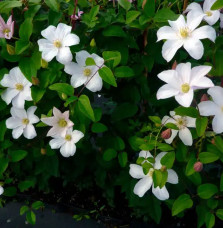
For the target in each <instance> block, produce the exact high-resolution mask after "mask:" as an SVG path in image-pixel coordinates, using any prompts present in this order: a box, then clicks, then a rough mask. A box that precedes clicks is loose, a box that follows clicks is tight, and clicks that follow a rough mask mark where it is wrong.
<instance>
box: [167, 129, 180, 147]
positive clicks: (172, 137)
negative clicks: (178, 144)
mask: <svg viewBox="0 0 223 228" xmlns="http://www.w3.org/2000/svg"><path fill="white" fill-rule="evenodd" d="M171 132H172V133H171V136H170V138H169V139H165V142H166V143H168V144H171V143H172V142H173V140H174V139H175V137H176V136H177V133H178V130H173V129H172V130H171Z"/></svg>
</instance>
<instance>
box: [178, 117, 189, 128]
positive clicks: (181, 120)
mask: <svg viewBox="0 0 223 228" xmlns="http://www.w3.org/2000/svg"><path fill="white" fill-rule="evenodd" d="M176 125H177V127H178V128H179V129H180V130H181V129H184V128H185V127H186V125H187V120H186V118H185V117H180V118H178V119H177V120H176Z"/></svg>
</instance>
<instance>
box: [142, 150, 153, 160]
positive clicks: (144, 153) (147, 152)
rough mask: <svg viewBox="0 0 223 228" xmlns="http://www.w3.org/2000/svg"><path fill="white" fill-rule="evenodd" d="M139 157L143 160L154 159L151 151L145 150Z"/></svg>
mask: <svg viewBox="0 0 223 228" xmlns="http://www.w3.org/2000/svg"><path fill="white" fill-rule="evenodd" d="M139 157H143V158H150V157H152V158H153V156H152V154H151V153H150V152H149V151H145V150H142V151H140V153H139Z"/></svg>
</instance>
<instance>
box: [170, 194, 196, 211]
mask: <svg viewBox="0 0 223 228" xmlns="http://www.w3.org/2000/svg"><path fill="white" fill-rule="evenodd" d="M192 206H193V201H192V200H191V198H190V196H189V195H188V194H182V195H180V196H179V197H178V198H177V199H176V200H175V201H174V203H173V207H172V215H173V216H175V215H178V214H179V213H181V212H182V211H184V210H186V209H188V208H191V207H192Z"/></svg>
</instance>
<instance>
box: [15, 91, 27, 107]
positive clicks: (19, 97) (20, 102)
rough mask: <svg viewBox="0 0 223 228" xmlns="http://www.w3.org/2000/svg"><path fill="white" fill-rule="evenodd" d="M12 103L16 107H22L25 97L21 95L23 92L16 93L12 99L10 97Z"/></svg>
mask: <svg viewBox="0 0 223 228" xmlns="http://www.w3.org/2000/svg"><path fill="white" fill-rule="evenodd" d="M12 105H13V106H14V107H16V108H24V105H25V99H24V96H23V93H21V92H20V93H18V95H16V96H15V97H14V98H13V99H12Z"/></svg>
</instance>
